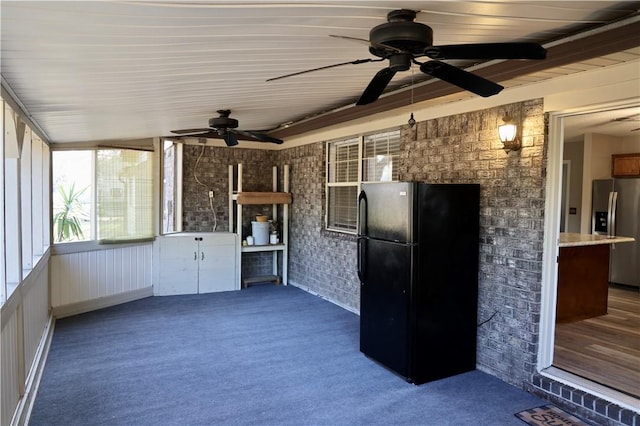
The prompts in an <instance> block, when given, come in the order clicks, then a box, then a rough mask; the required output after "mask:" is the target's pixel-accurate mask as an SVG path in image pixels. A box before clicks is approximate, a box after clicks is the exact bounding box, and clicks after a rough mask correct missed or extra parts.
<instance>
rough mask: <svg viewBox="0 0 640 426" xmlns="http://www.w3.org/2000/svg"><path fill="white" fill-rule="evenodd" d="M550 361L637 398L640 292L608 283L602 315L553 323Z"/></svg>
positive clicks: (638, 381)
mask: <svg viewBox="0 0 640 426" xmlns="http://www.w3.org/2000/svg"><path fill="white" fill-rule="evenodd" d="M553 365H554V366H555V367H557V368H560V369H563V370H566V371H569V372H571V373H573V374H576V375H579V376H581V377H584V378H586V379H589V380H591V381H594V382H597V383H600V384H602V385H604V386H607V387H610V388H613V389H616V390H618V391H621V392H625V393H627V394H629V395H632V396H635V397H638V398H640V388H639V386H638V383H640V292H638V290H630V289H623V288H618V287H610V288H609V303H608V313H607V314H606V315H603V316H599V317H595V318H589V319H586V320H582V321H577V322H573V323H569V324H556V336H555V352H554V357H553Z"/></svg>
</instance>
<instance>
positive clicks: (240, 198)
mask: <svg viewBox="0 0 640 426" xmlns="http://www.w3.org/2000/svg"><path fill="white" fill-rule="evenodd" d="M236 201H237V202H238V204H242V205H251V204H253V205H255V204H291V194H290V193H288V192H239V193H238V194H237V195H236Z"/></svg>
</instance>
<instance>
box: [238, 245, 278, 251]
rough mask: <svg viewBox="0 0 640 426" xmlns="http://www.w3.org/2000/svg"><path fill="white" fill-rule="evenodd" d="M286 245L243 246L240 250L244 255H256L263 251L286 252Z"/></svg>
mask: <svg viewBox="0 0 640 426" xmlns="http://www.w3.org/2000/svg"><path fill="white" fill-rule="evenodd" d="M285 248H286V246H285V245H284V244H265V245H263V246H242V248H241V249H240V250H241V251H242V252H243V253H256V252H261V251H279V250H284V249H285Z"/></svg>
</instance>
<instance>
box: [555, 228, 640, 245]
mask: <svg viewBox="0 0 640 426" xmlns="http://www.w3.org/2000/svg"><path fill="white" fill-rule="evenodd" d="M633 241H635V239H634V238H630V237H618V236H614V237H608V236H606V235H595V234H577V233H572V232H561V233H560V244H558V246H559V247H577V246H595V245H599V244H617V243H631V242H633Z"/></svg>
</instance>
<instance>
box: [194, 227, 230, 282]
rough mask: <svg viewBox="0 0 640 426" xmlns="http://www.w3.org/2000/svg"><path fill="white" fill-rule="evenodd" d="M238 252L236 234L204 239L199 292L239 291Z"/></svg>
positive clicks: (200, 254)
mask: <svg viewBox="0 0 640 426" xmlns="http://www.w3.org/2000/svg"><path fill="white" fill-rule="evenodd" d="M236 250H237V244H236V239H235V235H234V234H229V235H228V236H226V235H225V236H221V235H217V236H215V237H204V238H203V240H202V241H200V246H199V253H198V259H199V261H200V263H199V271H198V279H199V285H198V291H199V292H200V293H213V292H216V291H229V290H237V289H238V286H237V280H236Z"/></svg>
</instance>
